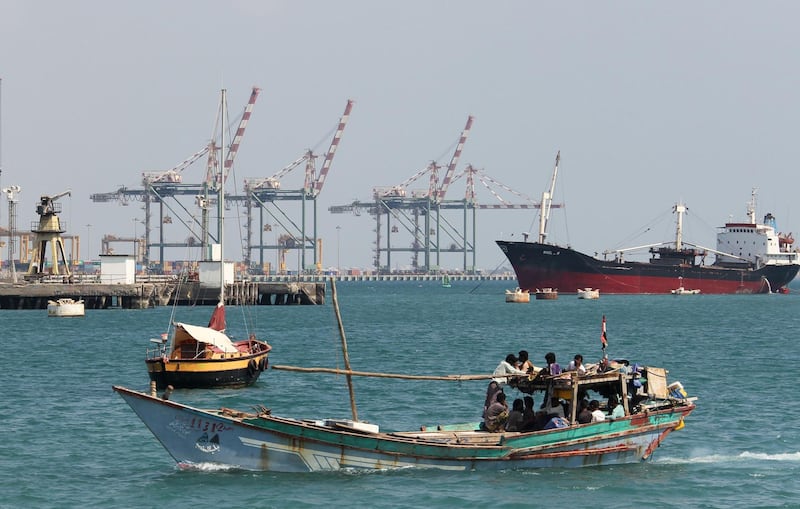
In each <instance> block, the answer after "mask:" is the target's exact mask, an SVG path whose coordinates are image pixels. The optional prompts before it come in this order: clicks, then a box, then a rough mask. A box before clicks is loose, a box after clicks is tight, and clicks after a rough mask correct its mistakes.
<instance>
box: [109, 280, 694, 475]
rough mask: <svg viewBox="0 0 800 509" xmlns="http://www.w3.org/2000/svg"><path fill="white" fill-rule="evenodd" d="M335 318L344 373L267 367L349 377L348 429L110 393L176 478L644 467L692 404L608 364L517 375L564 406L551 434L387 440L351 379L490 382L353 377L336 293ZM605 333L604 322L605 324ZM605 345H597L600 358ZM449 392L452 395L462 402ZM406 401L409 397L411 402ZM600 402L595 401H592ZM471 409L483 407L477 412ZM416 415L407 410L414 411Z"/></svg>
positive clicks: (451, 431) (442, 430)
mask: <svg viewBox="0 0 800 509" xmlns="http://www.w3.org/2000/svg"><path fill="white" fill-rule="evenodd" d="M331 287H332V289H333V290H332V293H333V302H334V310H335V311H336V315H337V319H339V331H340V335H341V339H342V350H343V353H344V367H345V369H338V368H336V369H334V368H309V367H293V366H273V369H284V370H287V371H299V372H315V373H332V374H338V375H342V374H344V375H346V378H347V383H348V386H349V389H350V405H351V410H352V414H353V415H352V419H338V418H310V419H306V418H290V417H280V416H278V415H273V413H272V411H271V410H270V409H267V408H266V407H264V406H261V405H257V406H255V407H253V408H254V409H255V410H250V411H239V410H234V409H231V408H225V407H222V408H219V409H202V408H197V407H192V406H189V405H185V404H182V403H179V402H176V401H172V400H170V399H169V397H170V396H169V391H167V392H165V394H164V395H162V396H161V397H159V396H158V394H157V391H155V390H154V389H152V388H151V390H150V392H149V393H148V392H139V391H135V390H131V389H128V388H125V387H120V386H114V387H113V389H114V391H116V392H117V393H118V394H119V395H120V396H121V397H122V399H124V400H125V402H126V403H127V404H128V405H129V406H130V407H131V409H133V411H134V412H135V413H136V415H137V416H138V417H139V418H140V419H141V420H142V421H143V423H144V424H145V425H146V426H147V428H148V429H149V430H150V432H151V433H153V435H154V436H155V437H156V438H157V439H158V441H159V442H160V443H161V445H162V446H163V447H164V448H165V449H166V450H167V452H168V453H169V454H170V456H172V458H173V459H174V460H175V461H176V462H177V463H178V464H179V465H181V467H182V468H204V467H205V466H208V465H220V466H224V467H233V468H237V469H244V470H260V471H277V472H315V471H326V470H328V471H329V470H342V469H364V470H385V469H399V468H436V469H443V470H451V471H452V470H457V471H462V472H469V471H473V470H484V471H485V470H488V471H508V470H512V469H520V468H568V467H585V466H607V465H615V464H623V463H638V462H641V461H643V460H647V459H650V458H651V457H652V455H653V453H654V452H655V451H656V450H657V449H658V447H659V445H660V444H661V442H662V441H663V440H664V439H665V438H666V436H667V435H669V433H670V432H672V431H675V430H679V429H681V428H683V426H684V418H685V417H686V416H688V415H689V414H690V413H691V412H692V411H693V410H694V409H695V403H694V401H695V400H696V398H692V397H688V396H687V394H686V392H685V390H684V389H683V386H682V385H680V384H676V383H673V384H671V385H667V377H666V373H667V371H666V370H665V369H663V368H651V367H647V368H639V367H638V365H633V366H630V365H628V366H625V368H626V369H621V368H622V367H621V366H618V365H616V364H615V363H611V362H609V363H605V364H604V365H603V370H602V371H601V370H600V369H599V367H598V366H594V367H592V368H591V370H590V371H589V372H587V374H585V375H581V376H578V374H577V372H564V373H562V374H560V375H553V376H550V375H544V374H543V372H541V373H540V374H541V376H539V374H537V375H536V376H533V377H531V376H529V375H520V376H518V377H516V378H513V379H512V381H510V383H511V384H512V385H515V386H516V387H517V388H519V389H520V390H522V391H523V392H527V393H531V394H533V393H537V392H538V393H541V398H544V397H545V395H547V396H551V395H554V396H555V397H558V398H561V399H562V400H565V401H568V402H569V403H570V405H569V407H570V411H569V412H566V413H565V414H564V415H565V416H564V417H559V418H556V419H560V420H559V421H558V422H557V423H556V424H555V425H554V426H550V424H552V423H553V422H554V421H555V419H554V420H551V421H550V422H549V423H548V424H547V425H545V426H542V427H539V428H538V429H535V430H531V431H506V430H503V429H501V430H500V431H496V432H490V431H486V430H485V429H483V426H481V424H480V423H477V422H468V423H464V424H440V425H435V426H421V427H420V428H418V429H416V430H410V431H384V430H381V427H380V426H379V425H377V424H374V423H367V422H362V421H359V419H358V414H357V410H356V405H355V399H354V396H353V394H354V392H353V386H352V377H354V376H373V377H382V378H401V379H403V378H404V379H414V380H419V379H426V380H442V381H458V382H459V383H463V382H464V381H466V380H482V381H484V382H485V381H486V380H488V379H490V378H492V377H493V376H495V375H488V374H486V375H449V376H430V377H425V376H420V375H397V374H390V373H368V372H361V371H353V370H352V369H351V368H350V361H349V357H348V355H347V343H346V340H345V335H344V329H343V327H342V324H341V318H340V317H339V311H338V303H337V300H336V290H335V283H334V282H333V281H331ZM604 323H605V322H604ZM605 346H606V342H605V341H604V342H603V351H604V352H605ZM465 393H466V391H462V390H460V389H459V390H456V391H455V392H454V394H465ZM587 393H588V394H596V395H602V397H603V398H608V399H609V401H610V400H611V396H618V397H619V401H621V402H622V407H623V412H622V415H621V416H618V417H615V418H613V419H612V418H610V417H608V418H606V419H605V420H603V421H599V422H591V423H585V424H582V423H579V422H578V419H577V413H578V412H577V407H578V404H577V403H578V401H579V399H580V398H582V397H584V395H585V394H587ZM408 394H409V396H410V397H413V395H412V394H413V393H411V392H409V393H408ZM596 397H598V398H599V397H600V396H596ZM477 404H478V405H479V404H480V403H477ZM412 406H413V405H412Z"/></svg>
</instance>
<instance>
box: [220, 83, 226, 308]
mask: <svg viewBox="0 0 800 509" xmlns="http://www.w3.org/2000/svg"><path fill="white" fill-rule="evenodd" d="M221 108H222V112H221V116H222V120H221V127H220V147H221V150H222V154H221V157H220V158H219V162H218V164H217V172H218V174H217V175H218V176H217V218H218V219H217V221H218V225H217V231H218V232H219V251H220V253H219V301H220V302H221V303H222V304H223V305H224V304H225V247H224V246H225V171H224V166H225V160H226V159H227V154H226V146H225V127H226V126H227V124H228V118H227V114H228V100H227V94H226V90H225V89H224V88H223V89H222V104H221Z"/></svg>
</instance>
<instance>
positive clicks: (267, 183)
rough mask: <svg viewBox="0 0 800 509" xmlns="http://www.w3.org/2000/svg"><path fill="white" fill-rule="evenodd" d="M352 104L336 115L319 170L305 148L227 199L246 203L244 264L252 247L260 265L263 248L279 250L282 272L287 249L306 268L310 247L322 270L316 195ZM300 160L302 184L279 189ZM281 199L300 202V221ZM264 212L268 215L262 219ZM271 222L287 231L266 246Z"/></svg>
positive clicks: (323, 183) (350, 101)
mask: <svg viewBox="0 0 800 509" xmlns="http://www.w3.org/2000/svg"><path fill="white" fill-rule="evenodd" d="M353 104H354V102H353V100H352V99H348V101H347V104H346V105H345V109H344V113H343V114H342V116H341V117H340V118H339V123H338V125H337V127H336V130H335V132H334V134H333V138H332V139H331V143H330V146H329V147H328V151H327V152H326V153H325V157H324V159H323V161H322V165H321V167H320V169H319V173H317V167H316V160H317V159H318V158H319V156H318V155H316V154H314V151H313V150H312V149H307V150H306V151H305V152H304V153H303V154H302V155H301V156H300V157H298V158H297V159H296V160H294V161H293V162H291V163H290V164H288V165H287V166H285V167H283V168H281V169H280V170H278V171H277V172H276V173H275V174H274V175H272V176H270V177H266V178H247V179H245V181H244V190H245V196H243V197H231V198H229V200H237V199H243V201H244V203H245V206H246V216H247V228H246V237H245V238H244V239H243V240H244V242H245V246H244V252H245V263H246V264H247V265H248V267H249V266H250V265H251V253H252V251H253V250H254V249H257V250H258V251H259V264H260V266H261V267H264V250H265V249H270V250H277V251H278V252H279V262H278V267H277V268H278V270H280V271H283V270H285V261H283V262H282V261H281V260H285V255H286V252H287V251H288V250H289V249H299V250H300V254H301V260H300V264H301V267H302V268H305V266H306V250H308V249H311V250H312V252H313V253H314V266H315V268H316V270H317V271H318V272H319V271H320V270H321V259H320V256H319V249H317V248H316V246H318V245H319V241H318V238H317V198H318V197H319V195H320V193H321V192H322V188H323V186H324V185H325V179H326V177H327V176H328V173H329V172H330V169H331V164H332V163H333V157H334V156H335V155H336V151H337V149H338V148H339V143H340V142H341V138H342V134H343V133H344V129H345V127H346V126H347V122H348V120H349V119H350V113H351V111H352V109H353ZM303 163H305V177H304V180H303V187H302V188H301V189H292V190H287V189H282V185H281V179H282V178H283V177H285V176H286V175H288V174H289V173H290V172H291V171H292V170H294V169H295V168H297V167H299V166H300V165H301V164H303ZM283 200H290V201H300V202H301V208H302V214H301V219H300V222H299V224H298V223H297V222H296V221H294V220H293V219H291V218H290V216H289V215H288V214H286V212H285V211H283V210H282V209H281V208H280V207H279V206H278V204H277V203H276V202H278V201H283ZM309 201H310V202H312V204H313V232H312V234H311V235H310V236H309V235H308V234H307V233H306V204H307V202H309ZM255 207H258V210H259V232H260V235H259V242H258V245H254V243H253V239H252V235H251V232H252V222H253V215H254V211H253V209H254V208H255ZM265 213H266V214H267V216H268V218H265ZM272 221H275V222H276V224H275V225H274V226H276V227H280V228H281V229H282V230H284V231H285V232H286V233H285V234H283V235H281V237H280V239H276V244H275V245H265V243H264V233H265V232H271V231H272V229H273V225H272V224H271V223H272ZM276 235H277V232H276ZM289 239H291V241H289Z"/></svg>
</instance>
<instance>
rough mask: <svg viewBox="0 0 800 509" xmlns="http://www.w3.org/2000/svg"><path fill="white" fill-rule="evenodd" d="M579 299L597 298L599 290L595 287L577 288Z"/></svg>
mask: <svg viewBox="0 0 800 509" xmlns="http://www.w3.org/2000/svg"><path fill="white" fill-rule="evenodd" d="M578 298H579V299H599V298H600V290H598V289H597V288H578Z"/></svg>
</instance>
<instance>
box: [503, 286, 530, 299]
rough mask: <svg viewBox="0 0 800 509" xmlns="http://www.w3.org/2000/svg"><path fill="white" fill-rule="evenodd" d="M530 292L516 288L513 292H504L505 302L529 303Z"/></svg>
mask: <svg viewBox="0 0 800 509" xmlns="http://www.w3.org/2000/svg"><path fill="white" fill-rule="evenodd" d="M530 301H531V292H529V291H528V290H523V289H522V288H520V287H516V288H515V289H514V290H506V302H521V303H525V302H530Z"/></svg>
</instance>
